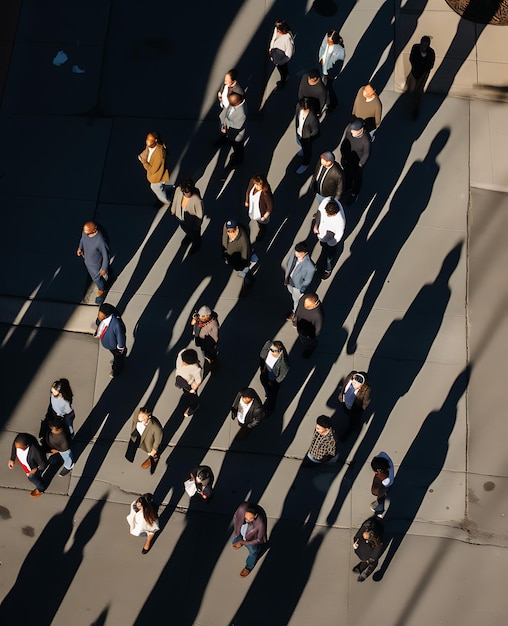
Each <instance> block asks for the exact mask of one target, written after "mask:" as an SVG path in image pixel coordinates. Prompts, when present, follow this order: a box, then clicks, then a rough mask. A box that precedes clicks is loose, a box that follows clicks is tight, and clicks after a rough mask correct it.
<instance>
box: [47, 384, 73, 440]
mask: <svg viewBox="0 0 508 626" xmlns="http://www.w3.org/2000/svg"><path fill="white" fill-rule="evenodd" d="M72 397H73V394H72V389H71V385H70V383H69V381H68V380H67V378H60V379H59V380H55V382H54V383H53V384H52V385H51V395H50V396H49V409H50V410H51V411H52V412H53V413H54V415H55V416H57V417H61V418H62V419H63V421H64V422H65V425H66V426H67V428H68V429H69V433H70V434H71V436H74V427H73V423H74V418H75V417H76V414H75V413H74V407H73V406H72Z"/></svg>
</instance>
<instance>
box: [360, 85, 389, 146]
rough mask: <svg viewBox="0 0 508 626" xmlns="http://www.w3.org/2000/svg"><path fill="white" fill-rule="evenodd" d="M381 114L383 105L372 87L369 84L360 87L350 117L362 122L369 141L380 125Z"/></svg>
mask: <svg viewBox="0 0 508 626" xmlns="http://www.w3.org/2000/svg"><path fill="white" fill-rule="evenodd" d="M382 112H383V105H382V104H381V100H380V99H379V97H378V95H377V93H376V90H375V89H374V87H373V86H372V85H371V84H370V83H367V84H366V85H364V86H363V87H360V89H359V90H358V93H357V94H356V98H355V101H354V103H353V111H352V115H353V119H355V118H360V119H363V120H364V126H365V130H366V131H367V132H368V133H369V135H370V140H371V141H374V133H375V132H376V129H377V127H378V126H379V124H381V114H382Z"/></svg>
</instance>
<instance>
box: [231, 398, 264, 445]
mask: <svg viewBox="0 0 508 626" xmlns="http://www.w3.org/2000/svg"><path fill="white" fill-rule="evenodd" d="M264 417H265V410H264V408H263V403H262V402H261V399H260V397H259V396H258V394H257V393H256V392H255V391H254V389H252V388H251V387H247V388H246V389H242V390H241V391H240V392H239V393H238V394H237V396H236V398H235V400H234V402H233V406H232V407H231V419H232V420H235V419H236V420H237V421H238V424H239V425H240V430H239V431H238V433H237V435H236V437H235V440H238V439H243V438H244V437H246V436H247V435H248V434H249V433H250V431H251V430H252V429H253V428H255V427H256V426H257V425H258V424H259V422H260V421H261V420H262V419H263V418H264Z"/></svg>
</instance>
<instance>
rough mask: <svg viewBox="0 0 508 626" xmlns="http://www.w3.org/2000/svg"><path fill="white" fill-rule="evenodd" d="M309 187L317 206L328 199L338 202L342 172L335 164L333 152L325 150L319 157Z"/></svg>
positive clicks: (341, 187) (342, 184)
mask: <svg viewBox="0 0 508 626" xmlns="http://www.w3.org/2000/svg"><path fill="white" fill-rule="evenodd" d="M311 186H312V190H313V191H314V193H315V194H316V200H317V201H318V204H320V203H321V202H323V200H324V199H325V198H329V197H332V198H335V199H336V200H340V198H341V196H342V190H343V188H344V172H343V171H342V168H341V166H340V165H339V164H338V163H337V162H336V160H335V155H334V154H333V152H330V151H329V150H327V151H326V152H323V153H322V154H321V156H320V157H319V161H318V164H317V165H316V171H315V172H314V176H313V178H312V182H311Z"/></svg>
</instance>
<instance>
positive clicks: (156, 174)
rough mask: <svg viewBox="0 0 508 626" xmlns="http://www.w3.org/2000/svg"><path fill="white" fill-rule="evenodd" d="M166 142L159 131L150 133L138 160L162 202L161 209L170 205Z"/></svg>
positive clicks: (151, 187) (151, 186)
mask: <svg viewBox="0 0 508 626" xmlns="http://www.w3.org/2000/svg"><path fill="white" fill-rule="evenodd" d="M166 154H167V150H166V144H165V143H164V140H163V139H162V137H161V136H160V135H159V133H156V132H153V133H148V135H147V136H146V140H145V149H144V150H143V152H141V154H138V160H139V161H140V163H141V165H142V166H143V167H144V168H145V170H146V177H147V179H148V182H149V183H150V189H151V190H152V191H153V193H154V194H155V195H156V196H157V198H158V199H159V200H160V201H161V202H162V206H161V207H160V208H161V209H167V208H168V207H169V204H170V203H169V200H168V195H167V192H168V189H169V188H170V187H171V186H170V185H169V184H168V183H169V172H168V168H167V167H166Z"/></svg>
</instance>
